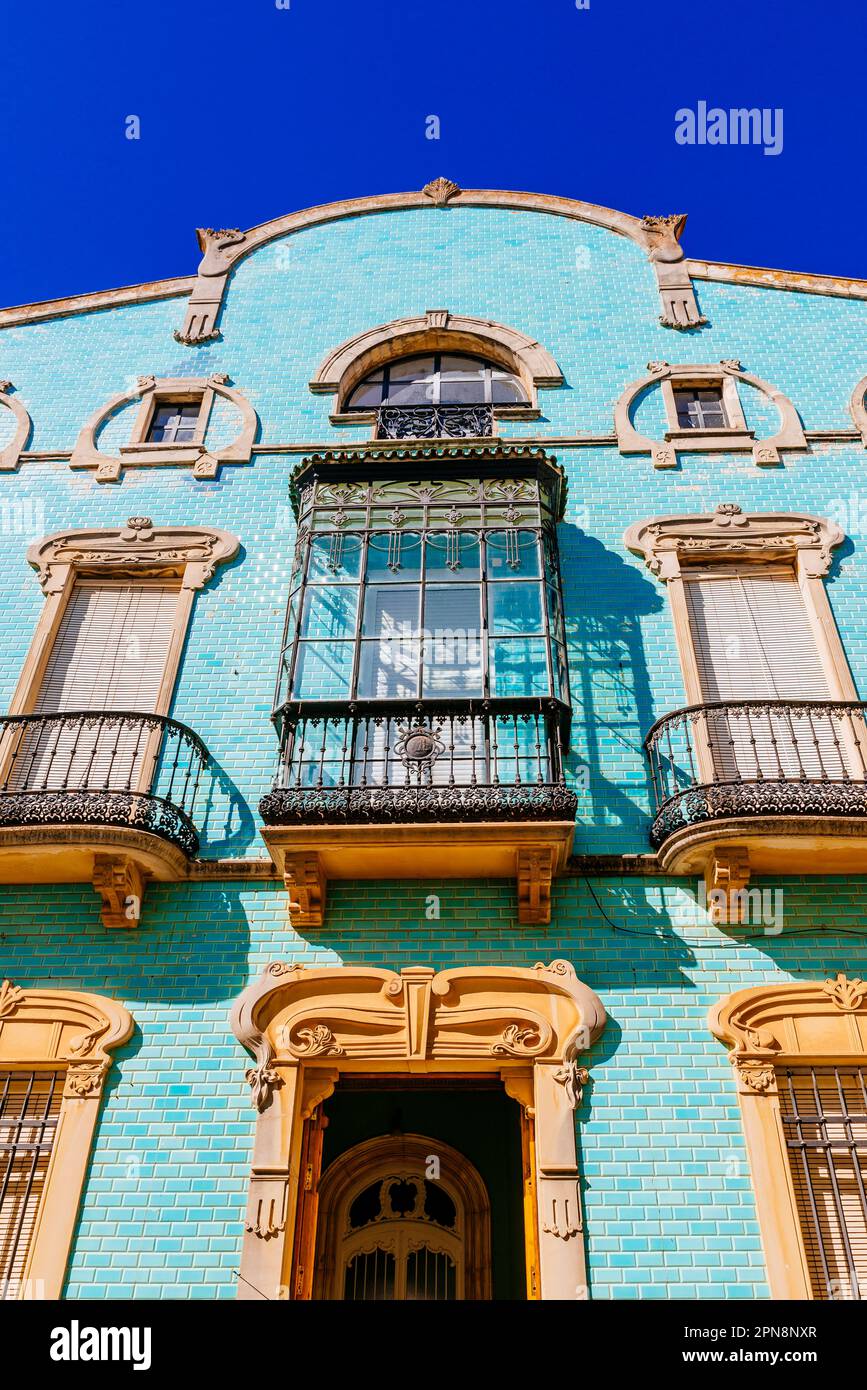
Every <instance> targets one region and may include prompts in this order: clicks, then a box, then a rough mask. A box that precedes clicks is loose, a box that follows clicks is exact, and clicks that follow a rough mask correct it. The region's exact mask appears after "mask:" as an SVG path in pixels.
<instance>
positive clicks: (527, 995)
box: [232, 961, 605, 1109]
mask: <svg viewBox="0 0 867 1390" xmlns="http://www.w3.org/2000/svg"><path fill="white" fill-rule="evenodd" d="M604 1023H605V1011H604V1009H603V1007H602V1004H601V1002H600V1001H599V999H598V998H597V997H596V995H595V994H593V992H592V991H591V990H589V989H588V988H587V986H586V985H584V984H582V983H581V981H580V980H578V979H577V977H576V975H575V971H574V968H573V967H572V965H571V964H570V963H569V962H568V961H554V962H552V963H551V965H547V966H543V965H539V966H536V967H534V968H533V969H526V968H524V967H518V966H501V967H500V966H478V967H472V966H467V967H463V968H461V969H455V970H441V971H439V972H438V973H437V972H435V971H433V970H432V969H430V968H429V967H427V966H409V967H406V968H405V969H403V970H402V971H401V972H400V973H399V974H398V973H396V972H395V971H391V970H379V969H374V968H373V967H362V966H346V967H323V968H321V969H316V970H310V969H306V968H305V967H303V966H295V965H289V964H285V963H283V962H273V963H272V964H271V965H269V966H268V967H266V969H265V971H264V973H263V974H262V976H261V977H260V979H259V980H257V981H256V982H255V984H253V985H251V986H250V987H249V988H248V989H247V990H245V991H244V993H243V994H242V995H241V996H240V998H239V999H238V1001H237V1003H236V1005H235V1007H234V1009H233V1010H232V1028H233V1030H234V1032H235V1035H236V1037H238V1038H239V1039H240V1041H241V1042H242V1043H243V1044H244V1046H245V1047H246V1048H248V1049H249V1051H250V1052H252V1053H253V1055H254V1056H255V1058H256V1066H255V1067H253V1068H251V1069H250V1070H249V1071H248V1072H247V1079H248V1081H249V1082H250V1084H251V1086H252V1088H253V1092H254V1104H255V1105H256V1106H257V1108H259V1109H264V1108H266V1107H267V1105H268V1103H269V1101H270V1095H271V1091H272V1090H273V1086H274V1084H275V1082H276V1076H277V1070H278V1067H280V1066H286V1065H293V1064H294V1065H297V1064H298V1062H299V1061H305V1060H309V1059H311V1058H326V1057H328V1058H331V1057H340V1058H343V1059H345V1061H346V1062H352V1060H353V1059H364V1058H370V1059H374V1058H375V1059H378V1060H380V1061H383V1060H385V1059H387V1058H393V1059H395V1060H396V1061H397V1060H400V1059H416V1060H423V1059H426V1058H432V1059H437V1060H439V1059H460V1058H468V1057H489V1058H490V1057H501V1058H505V1059H508V1058H516V1059H523V1058H527V1059H530V1060H536V1061H549V1062H557V1063H558V1064H563V1065H571V1062H572V1058H573V1055H574V1049H575V1047H576V1046H577V1044H578V1043H579V1042H580V1044H581V1046H582V1047H587V1046H589V1045H590V1043H591V1042H592V1041H593V1039H594V1038H595V1037H597V1036H598V1034H599V1033H600V1032H601V1031H602V1028H603V1026H604ZM564 1058H566V1059H568V1061H567V1062H564Z"/></svg>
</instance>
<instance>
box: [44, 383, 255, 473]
mask: <svg viewBox="0 0 867 1390" xmlns="http://www.w3.org/2000/svg"><path fill="white" fill-rule="evenodd" d="M228 382H229V378H228V377H227V376H226V374H225V373H224V372H213V373H212V374H211V375H210V376H208V377H154V376H140V377H139V378H138V382H137V384H136V388H135V390H133V391H121V392H120V393H119V394H118V395H116V396H113V397H112V398H111V400H110V401H107V402H105V404H104V405H101V406H100V407H99V409H98V410H96V411H95V412H94V413H93V415H91V417H90V419H89V420H88V421H87V422H86V424H85V425H83V427H82V429H81V431H80V433H79V435H78V439H77V440H76V442H75V447H74V449H73V451H72V455H71V457H70V460H69V466H70V468H90V469H94V470H95V476H96V481H97V482H98V483H116V482H119V481H120V480H121V477H122V475H123V470H124V469H125V468H144V467H147V468H154V467H157V466H159V465H161V464H165V465H166V466H177V465H179V464H180V465H187V466H189V467H190V468H191V470H192V474H193V477H194V478H197V479H201V480H208V479H212V478H215V477H216V476H217V473H218V471H219V469H220V468H221V467H222V465H223V464H235V463H239V464H240V463H249V462H250V459H251V457H252V451H253V443H254V441H255V438H256V432H257V430H258V428H259V418H258V416H257V414H256V412H255V410H254V409H253V407H252V405H251V404H250V402H249V401H248V400H247V398H246V396H244V395H242V394H241V392H240V391H236V390H235V389H234V388H233V387H231V386H229V384H228ZM179 395H180V396H185V397H188V398H191V399H197V398H198V399H200V400H201V402H202V410H201V419H202V425H201V431H202V437H201V439H197V442H192V443H184V444H176V443H169V442H166V443H158V444H154V443H149V442H148V441H147V438H146V437H145V424H146V422H147V421H148V420H149V418H150V415H151V413H152V411H153V409H154V408H155V406H156V404H157V403H158V402H159V400H160V398H169V399H171V398H172V397H174V398H177V397H178V396H179ZM215 395H216V396H221V397H222V398H223V399H224V400H227V401H229V402H231V404H232V405H233V406H234V407H235V408H236V409H237V411H238V414H239V415H240V417H241V425H240V430H239V432H238V434H237V436H236V438H235V439H233V440H232V441H231V443H229V444H225V445H223V446H222V447H221V448H219V449H213V450H209V449H208V448H207V445H206V441H205V436H206V432H207V420H208V416H209V413H210V408H211V402H212V400H213V397H214V396H215ZM136 400H138V401H140V402H141V405H140V408H139V411H138V414H137V416H136V421H135V424H134V426H133V429H132V436H131V440H130V443H129V444H128V445H124V446H123V447H122V448H121V450H120V455H119V457H116V456H113V455H110V454H104V453H102V452H101V450H100V448H99V442H98V436H99V433H100V430H101V429H102V427H103V426H104V425H105V424H106V423H107V422H108V421H109V419H110V418H111V417H112V416H113V415H115V414H116V413H117V411H119V410H121V409H123V407H124V406H128V405H130V404H131V403H132V402H133V401H136Z"/></svg>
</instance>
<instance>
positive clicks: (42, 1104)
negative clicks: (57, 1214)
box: [0, 1071, 63, 1299]
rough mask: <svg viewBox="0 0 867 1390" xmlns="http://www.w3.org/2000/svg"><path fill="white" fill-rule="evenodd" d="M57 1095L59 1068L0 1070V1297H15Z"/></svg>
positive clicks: (49, 1145) (42, 1184)
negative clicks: (57, 1069) (54, 1069)
mask: <svg viewBox="0 0 867 1390" xmlns="http://www.w3.org/2000/svg"><path fill="white" fill-rule="evenodd" d="M62 1097H63V1073H62V1072H57V1071H11V1072H10V1071H6V1072H3V1071H0V1299H7V1298H8V1299H14V1298H17V1297H19V1296H20V1287H21V1281H22V1279H23V1277H24V1270H25V1266H26V1262H27V1256H28V1253H29V1251H30V1246H31V1242H32V1238H33V1231H34V1227H35V1224H36V1217H37V1214H38V1212H39V1205H40V1202H41V1200H42V1194H43V1192H44V1190H45V1179H46V1175H47V1173H48V1164H49V1160H50V1158H51V1150H52V1147H53V1144H54V1136H55V1133H56V1131H57V1121H58V1117H59V1115H60V1106H61V1101H62Z"/></svg>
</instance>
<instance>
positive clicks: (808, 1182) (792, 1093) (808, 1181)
mask: <svg viewBox="0 0 867 1390" xmlns="http://www.w3.org/2000/svg"><path fill="white" fill-rule="evenodd" d="M786 1079H787V1081H788V1084H789V1100H790V1102H791V1106H792V1117H793V1119H792V1122H793V1123H794V1124H795V1127H796V1131H797V1136H798V1137H797V1140H795V1141H794V1142H795V1146H796V1147H797V1149H798V1153H799V1154H800V1156H801V1166H802V1168H803V1170H804V1184H805V1187H806V1191H807V1197H808V1199H809V1202H810V1213H811V1215H812V1218H813V1231H814V1233H815V1236H816V1245H817V1247H818V1251H819V1258H820V1259H821V1261H822V1270H823V1272H824V1275H825V1292H826V1293H829V1292H830V1288H831V1271H830V1270H829V1268H828V1259H827V1256H826V1254H825V1242H824V1240H823V1239H822V1227H821V1224H820V1222H819V1212H818V1208H817V1206H816V1196H815V1193H814V1191H813V1177H812V1174H811V1172H810V1160H809V1158H808V1156H807V1150H806V1142H805V1140H804V1133H803V1129H802V1120H801V1115H800V1113H799V1111H798V1099H797V1091H796V1089H795V1085H794V1082H793V1080H792V1073H791V1072H790V1071H788V1072H786Z"/></svg>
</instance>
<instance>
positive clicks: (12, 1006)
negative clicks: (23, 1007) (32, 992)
mask: <svg viewBox="0 0 867 1390" xmlns="http://www.w3.org/2000/svg"><path fill="white" fill-rule="evenodd" d="M23 1000H24V991H23V989H19V988H18V986H17V985H13V983H12V981H11V980H4V981H3V983H2V984H0V1018H8V1017H9V1015H10V1014H14V1012H15V1010H16V1009H17V1008H18V1005H19V1004H21V1003H22V1002H23Z"/></svg>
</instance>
